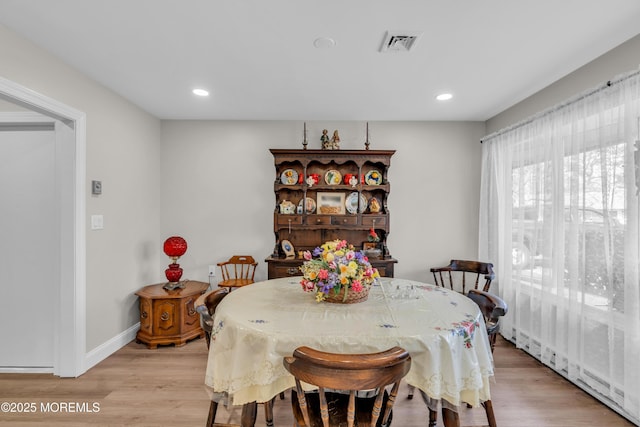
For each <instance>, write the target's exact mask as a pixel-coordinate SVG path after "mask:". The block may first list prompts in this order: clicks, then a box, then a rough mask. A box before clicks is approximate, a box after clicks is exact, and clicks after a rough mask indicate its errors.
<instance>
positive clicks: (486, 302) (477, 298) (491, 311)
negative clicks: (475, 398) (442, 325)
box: [422, 289, 508, 427]
mask: <svg viewBox="0 0 640 427" xmlns="http://www.w3.org/2000/svg"><path fill="white" fill-rule="evenodd" d="M467 297H469V298H470V299H471V300H473V302H475V303H476V304H477V305H478V307H480V312H482V316H483V317H484V323H485V325H486V328H487V336H488V338H489V345H490V346H491V353H493V349H494V347H495V343H496V338H497V336H498V332H499V331H500V318H501V317H502V316H504V315H505V314H507V311H508V308H507V303H506V302H504V300H503V299H502V298H500V297H499V296H497V295H493V294H490V293H489V292H484V291H481V290H479V289H469V292H468V293H467ZM422 397H423V399H424V400H425V403H426V396H425V395H424V393H422ZM481 404H482V406H483V407H484V411H485V413H486V415H487V422H488V423H489V427H497V423H496V417H495V415H494V413H493V404H492V403H491V400H487V401H484V402H481ZM468 407H469V406H468ZM437 418H438V413H437V412H436V411H434V410H432V409H431V408H429V424H428V425H429V427H435V425H436V420H437Z"/></svg>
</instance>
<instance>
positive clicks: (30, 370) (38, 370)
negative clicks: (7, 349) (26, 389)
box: [0, 366, 53, 374]
mask: <svg viewBox="0 0 640 427" xmlns="http://www.w3.org/2000/svg"><path fill="white" fill-rule="evenodd" d="M0 374H53V366H51V367H26V368H25V367H24V366H21V367H6V366H3V367H1V368H0Z"/></svg>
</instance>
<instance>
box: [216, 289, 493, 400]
mask: <svg viewBox="0 0 640 427" xmlns="http://www.w3.org/2000/svg"><path fill="white" fill-rule="evenodd" d="M299 281H300V278H299V277H298V278H296V277H293V278H292V277H287V278H281V279H272V280H266V281H263V282H257V283H254V284H252V285H249V286H245V287H242V288H239V289H236V290H234V291H233V292H231V293H230V294H229V295H228V296H226V297H225V298H224V300H223V301H222V302H221V304H220V305H219V306H218V307H217V309H216V312H215V316H214V326H213V331H212V334H211V346H210V349H209V356H208V361H207V369H206V375H205V384H206V386H207V387H208V388H209V389H210V391H211V392H212V393H224V394H225V395H226V396H228V398H229V401H230V403H232V404H233V405H243V404H248V403H251V402H268V401H270V400H271V399H272V398H273V397H274V396H277V395H278V394H279V393H281V392H283V391H285V390H287V389H289V388H291V387H294V386H295V380H294V378H293V376H292V375H291V374H290V373H289V372H287V371H286V369H285V368H284V366H283V363H282V362H283V358H284V357H286V356H290V355H291V354H292V353H293V351H294V350H295V349H296V348H297V347H300V346H309V347H312V348H315V349H319V350H323V351H329V352H335V353H372V352H378V351H382V350H386V349H388V348H390V347H393V346H400V347H402V348H404V349H406V350H407V351H408V352H409V354H410V355H411V359H412V364H411V369H410V371H409V373H408V374H407V375H406V377H405V378H404V381H405V382H406V383H408V384H410V385H413V386H415V387H417V388H418V389H420V390H421V391H422V392H424V394H423V395H426V396H427V397H428V398H429V399H428V400H429V402H431V403H433V402H435V403H436V404H437V403H438V402H440V403H442V407H443V410H444V408H445V406H446V408H447V410H451V409H453V410H455V408H457V407H458V406H459V405H461V404H462V403H468V404H470V405H471V406H474V407H475V406H478V405H479V404H480V403H481V402H484V401H487V400H490V399H491V395H490V379H491V377H492V376H493V374H494V372H493V358H492V355H491V349H490V346H489V341H488V339H487V332H486V328H485V324H484V319H483V316H482V314H481V312H480V309H479V308H478V306H477V305H476V304H475V303H474V302H473V301H472V300H470V299H469V298H467V297H466V296H464V295H462V294H459V293H457V292H455V291H452V290H448V289H445V288H441V287H437V286H434V285H431V284H427V283H421V282H417V281H412V280H406V279H399V278H380V279H378V281H377V283H376V284H374V285H373V286H372V287H371V288H370V290H369V296H368V299H367V300H366V301H363V302H359V303H355V304H336V303H328V302H316V299H315V294H314V293H309V292H304V291H303V289H302V287H301V286H300V285H299ZM430 407H431V405H430Z"/></svg>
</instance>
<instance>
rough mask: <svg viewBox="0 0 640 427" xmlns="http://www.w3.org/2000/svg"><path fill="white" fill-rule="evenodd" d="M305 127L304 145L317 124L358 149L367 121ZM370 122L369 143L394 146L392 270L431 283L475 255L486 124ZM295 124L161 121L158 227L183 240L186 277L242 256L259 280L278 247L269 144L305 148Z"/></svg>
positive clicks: (313, 144)
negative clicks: (253, 261) (455, 261)
mask: <svg viewBox="0 0 640 427" xmlns="http://www.w3.org/2000/svg"><path fill="white" fill-rule="evenodd" d="M307 128H308V136H309V148H320V142H319V141H320V135H321V130H322V128H327V129H329V130H330V132H333V130H334V129H338V130H339V131H340V137H341V148H343V149H348V148H351V149H363V148H364V144H363V143H364V141H365V123H364V122H308V123H307ZM369 128H370V135H371V142H372V144H371V149H395V150H397V152H396V154H395V155H394V156H393V157H392V159H391V168H390V170H389V181H390V183H391V195H390V197H389V200H388V203H389V210H390V215H391V233H390V235H389V240H388V245H389V249H390V251H391V254H392V255H393V256H394V257H395V258H397V259H398V261H399V262H398V264H397V266H396V276H397V277H406V278H412V279H428V276H427V274H428V269H429V267H431V266H436V265H441V264H443V263H448V261H449V260H450V259H451V258H470V259H476V258H477V249H478V239H477V235H478V203H479V197H478V192H479V185H480V180H479V178H480V148H481V144H480V138H481V137H482V136H483V135H484V132H485V126H484V123H478V122H468V123H460V122H438V123H436V122H371V123H369ZM302 129H303V124H302V123H301V122H290V121H163V123H162V162H161V165H162V166H161V169H162V187H163V202H162V224H161V230H162V234H163V239H164V238H166V237H169V236H170V235H173V234H178V235H181V236H183V237H184V238H185V239H186V240H187V242H188V244H189V249H188V250H187V253H186V254H185V255H184V256H183V257H182V258H181V259H180V264H181V266H182V267H183V268H184V270H185V273H184V275H185V277H189V278H194V279H198V280H207V266H208V265H209V264H215V263H217V262H219V261H222V260H224V259H227V258H228V257H229V256H230V255H231V254H235V253H238V254H239V253H246V254H250V255H254V257H256V258H257V259H258V260H259V262H260V265H259V267H258V270H257V273H256V278H257V279H265V278H266V276H267V267H266V264H265V263H264V259H265V258H266V257H267V256H268V255H269V254H270V253H271V252H272V250H273V246H274V243H275V240H274V239H275V238H274V234H273V210H274V207H275V196H274V194H273V183H274V180H275V170H274V166H273V157H272V155H271V153H270V152H269V148H302V145H301V142H302ZM166 262H167V264H168V259H167V260H166ZM218 275H219V272H218ZM217 279H219V277H218V278H217Z"/></svg>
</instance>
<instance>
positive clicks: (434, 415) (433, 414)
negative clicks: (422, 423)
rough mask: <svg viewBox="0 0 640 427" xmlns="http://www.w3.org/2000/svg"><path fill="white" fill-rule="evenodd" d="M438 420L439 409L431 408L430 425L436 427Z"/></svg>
mask: <svg viewBox="0 0 640 427" xmlns="http://www.w3.org/2000/svg"><path fill="white" fill-rule="evenodd" d="M437 422H438V411H434V410H432V409H429V427H436V424H437Z"/></svg>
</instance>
